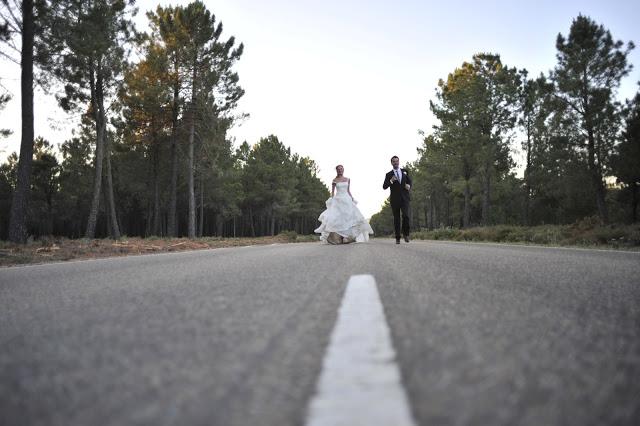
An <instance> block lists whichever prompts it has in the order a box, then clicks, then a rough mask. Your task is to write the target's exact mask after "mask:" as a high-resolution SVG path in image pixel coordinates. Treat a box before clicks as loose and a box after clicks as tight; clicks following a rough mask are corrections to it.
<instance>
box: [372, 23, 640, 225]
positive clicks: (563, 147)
mask: <svg viewBox="0 0 640 426" xmlns="http://www.w3.org/2000/svg"><path fill="white" fill-rule="evenodd" d="M556 48H557V55H556V56H557V65H556V66H555V68H554V69H553V70H552V71H550V72H549V74H548V75H544V74H542V75H540V76H538V77H535V78H529V75H528V73H527V71H526V70H524V69H523V70H518V69H516V68H510V67H508V66H507V65H505V64H503V63H502V60H501V58H500V56H499V55H497V54H486V53H481V54H476V55H474V56H473V58H472V60H471V61H470V62H464V63H463V64H462V66H460V67H459V68H456V69H455V70H454V71H453V72H452V73H451V74H449V75H448V77H447V79H446V80H441V81H440V82H439V83H438V88H437V90H436V95H437V96H436V100H435V101H434V102H431V111H432V112H433V113H434V115H435V116H436V118H437V119H438V124H437V125H436V126H434V130H433V132H431V133H430V134H428V135H425V137H424V141H423V143H422V146H420V147H419V148H418V154H419V158H418V160H417V161H415V162H414V163H412V164H408V165H407V167H408V168H409V169H410V170H411V171H412V173H413V182H414V191H413V201H412V222H413V225H414V227H425V228H429V229H433V228H438V227H461V228H466V227H470V226H484V225H493V224H522V225H537V224H565V223H572V222H574V221H576V220H579V219H582V218H584V217H588V216H597V217H598V218H599V220H600V222H602V223H608V222H637V221H638V199H639V196H640V92H639V93H638V94H637V95H636V96H635V97H634V98H633V99H631V100H627V101H626V103H620V102H618V101H617V100H616V95H617V89H618V88H619V86H620V82H621V80H622V78H624V77H625V76H627V75H628V74H629V71H630V70H631V68H632V65H631V64H629V63H628V61H627V57H628V54H629V52H630V51H631V50H632V49H633V48H634V45H633V43H632V42H629V43H627V44H626V45H625V44H624V43H623V42H622V41H615V40H614V39H613V37H612V36H611V34H610V32H609V31H608V30H607V29H605V28H604V27H603V26H602V25H599V24H597V23H596V22H594V21H593V20H592V19H590V18H589V17H586V16H582V15H580V16H578V17H577V18H575V19H574V20H573V23H572V25H571V28H570V30H569V34H568V36H566V37H565V36H563V35H562V34H559V35H558V37H557V41H556ZM518 142H519V143H520V145H521V147H522V149H521V150H520V152H522V153H524V161H523V163H524V170H523V173H520V174H522V177H518V176H517V175H518V174H519V173H517V172H518V171H517V169H516V162H515V160H514V156H515V155H516V150H515V149H514V143H518ZM390 218H391V212H390V207H389V205H388V203H385V205H384V206H383V207H382V210H381V211H380V212H378V213H377V214H375V215H374V216H373V217H372V220H371V222H372V226H373V227H374V229H376V231H377V232H378V233H389V232H391V219H390Z"/></svg>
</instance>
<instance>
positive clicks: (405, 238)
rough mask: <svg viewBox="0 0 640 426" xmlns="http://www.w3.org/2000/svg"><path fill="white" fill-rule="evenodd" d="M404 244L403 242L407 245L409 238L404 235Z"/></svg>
mask: <svg viewBox="0 0 640 426" xmlns="http://www.w3.org/2000/svg"><path fill="white" fill-rule="evenodd" d="M404 242H405V243H408V242H409V236H408V235H405V236H404Z"/></svg>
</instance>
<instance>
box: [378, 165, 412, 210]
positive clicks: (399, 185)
mask: <svg viewBox="0 0 640 426" xmlns="http://www.w3.org/2000/svg"><path fill="white" fill-rule="evenodd" d="M400 173H402V182H398V181H395V182H393V183H392V182H391V178H392V177H393V176H394V172H393V170H391V171H390V172H388V173H387V174H386V175H385V176H384V183H383V184H382V189H387V188H391V204H392V205H399V204H401V203H408V202H409V201H411V194H410V192H409V191H408V190H407V189H406V188H405V186H404V185H405V184H409V186H413V184H412V182H411V177H410V176H409V172H407V170H405V169H400Z"/></svg>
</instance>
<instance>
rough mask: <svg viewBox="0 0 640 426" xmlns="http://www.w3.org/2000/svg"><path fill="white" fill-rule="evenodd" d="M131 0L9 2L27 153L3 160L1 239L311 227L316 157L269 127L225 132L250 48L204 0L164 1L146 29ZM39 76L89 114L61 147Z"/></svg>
mask: <svg viewBox="0 0 640 426" xmlns="http://www.w3.org/2000/svg"><path fill="white" fill-rule="evenodd" d="M133 5H134V2H133V1H122V0H119V1H111V0H88V1H87V0H35V1H33V0H32V1H26V0H25V1H13V2H2V4H1V5H0V11H1V12H0V41H2V42H3V45H2V46H3V48H2V50H1V51H0V52H1V53H2V55H3V56H4V57H5V58H9V59H10V60H13V61H14V62H16V63H18V64H20V65H21V69H22V76H21V83H22V88H21V97H22V100H23V101H22V141H21V147H20V154H19V155H18V154H16V153H13V154H11V155H10V156H9V157H8V160H7V162H6V163H4V164H2V165H0V238H2V239H10V240H12V241H15V242H24V241H26V240H27V237H28V236H29V235H32V236H40V235H61V236H68V237H74V238H78V237H86V238H94V237H105V236H111V237H114V238H118V237H120V236H121V235H123V234H126V235H132V236H133V235H140V236H152V235H157V236H188V237H190V238H193V237H196V236H203V235H216V236H261V235H274V234H275V233H278V232H280V231H283V230H294V231H296V232H299V233H311V232H313V229H314V228H315V227H316V226H317V223H316V220H317V217H318V215H319V213H320V211H321V210H322V209H323V208H324V201H325V200H326V198H327V197H328V194H329V193H328V190H327V188H326V186H325V185H324V184H323V183H322V182H321V181H320V179H319V178H318V177H317V174H318V169H317V166H316V165H315V163H314V162H313V161H312V160H310V159H309V158H305V157H300V156H299V155H297V154H295V153H292V152H291V150H290V149H289V148H288V147H286V146H285V145H284V144H282V143H281V142H280V141H279V140H278V138H277V137H276V136H273V135H271V136H268V137H266V138H263V139H261V140H260V141H259V142H258V143H256V144H255V145H253V146H250V145H249V144H248V143H246V142H245V143H243V144H242V145H241V146H240V147H238V148H237V149H236V148H234V147H233V146H232V143H231V141H230V140H229V138H228V136H227V132H228V130H229V128H230V127H231V126H232V125H233V124H234V122H235V121H237V120H238V119H239V118H242V117H241V116H238V114H237V113H236V112H235V108H236V105H237V102H238V100H239V99H240V98H241V97H242V96H243V94H244V90H243V89H242V88H241V87H240V85H239V76H238V74H237V73H236V72H235V71H234V64H235V63H236V62H237V61H238V60H239V59H240V58H241V56H242V52H243V45H242V44H239V45H238V44H237V43H236V41H235V38H234V37H229V38H227V39H224V38H223V37H222V29H223V27H222V24H221V23H220V22H218V21H216V17H215V16H214V15H213V14H212V13H211V12H210V11H209V10H207V8H206V7H205V5H204V4H203V3H202V2H201V1H195V2H192V3H190V4H189V5H187V6H175V7H173V6H169V7H160V6H158V7H157V8H156V10H155V11H152V12H148V13H147V17H148V18H149V21H150V30H149V32H147V33H139V32H137V31H136V30H135V28H134V27H133V25H132V21H131V19H132V17H133V15H134V14H135V9H134V7H133ZM129 58H135V60H129ZM34 85H40V86H41V87H42V88H43V89H44V90H46V91H49V92H55V93H56V98H57V100H58V103H59V105H60V106H61V107H62V108H63V109H64V110H65V111H67V112H68V113H69V114H70V115H71V114H74V115H79V116H80V117H81V123H80V126H79V128H77V129H75V131H74V135H73V137H72V138H71V139H69V140H67V141H65V142H64V143H62V144H61V145H60V146H59V147H54V146H52V144H51V143H50V142H49V141H47V140H46V138H42V137H37V138H34V131H33V120H34V117H33V87H34ZM60 88H62V89H63V90H60ZM8 101H9V97H8V96H7V95H6V94H3V95H1V96H0V109H1V108H2V107H3V106H4V104H6V102H8ZM1 132H2V133H1V135H3V136H6V135H7V134H8V131H7V130H1Z"/></svg>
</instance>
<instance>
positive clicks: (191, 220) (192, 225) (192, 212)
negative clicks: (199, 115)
mask: <svg viewBox="0 0 640 426" xmlns="http://www.w3.org/2000/svg"><path fill="white" fill-rule="evenodd" d="M196 70H197V61H194V63H193V80H192V82H191V112H190V124H189V151H188V166H187V174H188V176H187V177H188V192H189V194H188V197H189V212H188V226H189V229H188V236H189V238H195V237H196V195H195V191H194V181H193V168H194V167H193V166H194V158H193V145H194V139H195V134H196V78H197V72H196Z"/></svg>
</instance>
